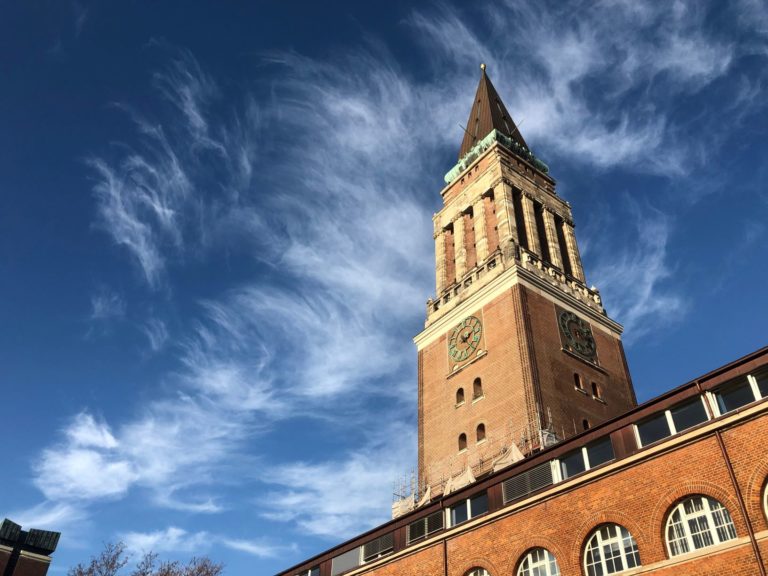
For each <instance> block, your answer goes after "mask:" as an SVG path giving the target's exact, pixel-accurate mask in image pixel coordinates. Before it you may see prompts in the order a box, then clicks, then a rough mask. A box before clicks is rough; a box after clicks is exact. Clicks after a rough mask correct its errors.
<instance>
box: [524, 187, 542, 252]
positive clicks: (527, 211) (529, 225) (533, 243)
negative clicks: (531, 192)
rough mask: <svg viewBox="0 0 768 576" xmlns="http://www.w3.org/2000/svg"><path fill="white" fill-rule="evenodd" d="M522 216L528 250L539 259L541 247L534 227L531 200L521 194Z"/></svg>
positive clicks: (534, 218)
mask: <svg viewBox="0 0 768 576" xmlns="http://www.w3.org/2000/svg"><path fill="white" fill-rule="evenodd" d="M523 216H524V217H525V232H526V236H527V238H528V248H529V249H530V250H531V252H533V253H534V254H536V256H538V257H539V258H541V245H540V244H539V232H538V227H537V226H536V215H535V214H534V212H533V198H531V197H530V196H528V195H527V194H523Z"/></svg>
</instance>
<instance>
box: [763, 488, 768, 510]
mask: <svg viewBox="0 0 768 576" xmlns="http://www.w3.org/2000/svg"><path fill="white" fill-rule="evenodd" d="M763 514H765V516H766V518H768V482H766V483H765V486H763Z"/></svg>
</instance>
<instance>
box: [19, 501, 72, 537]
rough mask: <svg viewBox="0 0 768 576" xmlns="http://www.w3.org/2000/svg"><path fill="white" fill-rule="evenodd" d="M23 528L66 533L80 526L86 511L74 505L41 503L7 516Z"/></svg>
mask: <svg viewBox="0 0 768 576" xmlns="http://www.w3.org/2000/svg"><path fill="white" fill-rule="evenodd" d="M5 517H6V518H12V519H13V521H14V522H16V523H17V524H20V525H21V526H22V527H23V528H25V529H29V528H38V529H41V530H55V531H62V532H63V531H65V530H67V529H70V528H71V527H74V526H75V525H79V524H81V523H82V521H83V520H84V519H85V517H86V513H85V511H84V510H83V509H82V508H80V507H78V506H75V505H72V504H64V503H55V502H48V501H46V502H41V503H40V504H36V505H35V506H32V507H30V508H27V509H24V510H15V511H11V512H8V513H6V514H5Z"/></svg>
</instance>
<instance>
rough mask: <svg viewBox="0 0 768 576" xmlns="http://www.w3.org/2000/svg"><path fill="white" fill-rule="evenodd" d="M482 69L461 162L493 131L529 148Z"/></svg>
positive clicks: (460, 152)
mask: <svg viewBox="0 0 768 576" xmlns="http://www.w3.org/2000/svg"><path fill="white" fill-rule="evenodd" d="M480 69H481V71H482V72H481V75H480V83H479V84H478V85H477V92H476V94H475V100H474V103H473V104H472V110H471V111H470V113H469V118H468V119H467V126H466V128H465V132H464V140H462V142H461V148H460V149H459V160H461V159H462V158H463V157H464V155H465V154H467V153H468V152H469V151H470V150H471V149H472V147H473V146H474V145H475V144H477V143H478V142H480V141H481V140H482V139H483V138H485V137H486V136H488V134H490V133H491V132H492V131H493V130H498V131H499V132H501V133H503V134H506V135H507V136H509V137H510V138H512V140H514V141H515V142H517V143H518V144H520V145H521V146H524V147H525V148H528V145H527V144H526V143H525V140H524V139H523V135H522V134H520V130H519V129H518V128H517V126H516V125H515V123H514V122H513V121H512V116H511V115H510V114H509V112H507V108H506V106H504V102H502V101H501V98H500V97H499V94H498V92H496V88H494V87H493V83H492V82H491V79H490V78H489V77H488V74H486V72H485V64H481V65H480Z"/></svg>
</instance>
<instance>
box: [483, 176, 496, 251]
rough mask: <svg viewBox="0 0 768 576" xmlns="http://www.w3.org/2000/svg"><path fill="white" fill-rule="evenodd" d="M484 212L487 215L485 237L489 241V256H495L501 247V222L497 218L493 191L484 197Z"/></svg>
mask: <svg viewBox="0 0 768 576" xmlns="http://www.w3.org/2000/svg"><path fill="white" fill-rule="evenodd" d="M483 211H484V213H485V237H486V239H487V241H488V254H493V252H495V251H496V248H498V247H499V230H498V225H499V222H498V219H497V218H496V201H495V200H494V197H493V191H492V190H491V191H489V192H487V193H486V195H485V196H483Z"/></svg>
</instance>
